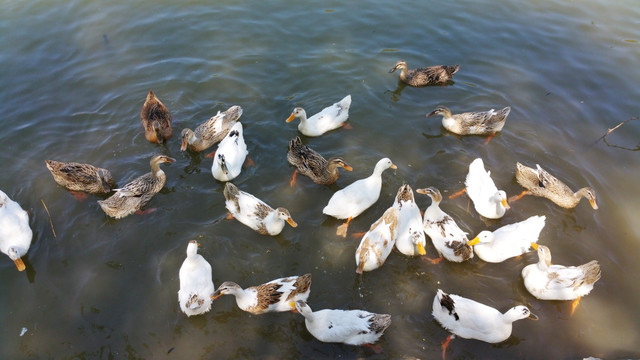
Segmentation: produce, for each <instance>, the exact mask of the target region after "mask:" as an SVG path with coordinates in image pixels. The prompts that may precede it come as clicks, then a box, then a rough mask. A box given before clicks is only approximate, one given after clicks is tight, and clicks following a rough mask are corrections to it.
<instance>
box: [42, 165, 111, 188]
mask: <svg viewBox="0 0 640 360" xmlns="http://www.w3.org/2000/svg"><path fill="white" fill-rule="evenodd" d="M45 164H46V165H47V169H49V171H50V172H51V175H53V180H55V182H56V183H58V185H60V186H64V187H65V188H67V189H69V190H71V191H83V192H87V193H90V194H108V193H110V192H111V190H112V189H114V188H115V187H116V182H115V181H114V180H113V176H111V172H109V170H107V169H103V168H99V167H95V166H93V165H91V164H81V163H76V162H62V161H55V160H45Z"/></svg>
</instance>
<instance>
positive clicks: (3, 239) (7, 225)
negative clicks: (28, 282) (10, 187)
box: [0, 190, 33, 271]
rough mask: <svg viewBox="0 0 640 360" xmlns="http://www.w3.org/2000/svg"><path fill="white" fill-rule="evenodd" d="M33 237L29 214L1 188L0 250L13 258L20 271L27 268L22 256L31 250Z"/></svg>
mask: <svg viewBox="0 0 640 360" xmlns="http://www.w3.org/2000/svg"><path fill="white" fill-rule="evenodd" d="M32 238H33V231H31V227H29V214H27V212H26V211H24V209H22V207H21V206H20V204H18V203H17V202H16V201H13V200H11V199H10V198H9V196H7V194H5V193H4V191H2V190H0V251H2V252H3V253H4V254H6V255H7V256H8V257H9V259H11V260H13V263H14V264H15V265H16V268H17V269H18V271H24V269H25V268H26V267H25V265H24V261H22V257H23V256H25V255H26V254H27V251H29V247H30V246H31V239H32Z"/></svg>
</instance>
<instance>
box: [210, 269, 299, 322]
mask: <svg viewBox="0 0 640 360" xmlns="http://www.w3.org/2000/svg"><path fill="white" fill-rule="evenodd" d="M310 291H311V274H304V275H302V276H290V277H286V278H281V279H276V280H272V281H269V282H268V283H266V284H262V285H258V286H252V287H249V288H246V289H242V288H241V287H240V285H238V284H236V283H234V282H231V281H225V282H224V283H222V285H220V287H218V290H216V292H215V293H214V294H213V299H214V300H215V299H217V298H219V297H220V296H222V295H233V296H235V298H236V304H238V307H239V308H240V309H242V310H244V311H246V312H250V313H252V314H256V315H257V314H264V313H266V312H274V311H292V310H295V305H294V302H295V301H298V300H301V301H307V298H308V297H309V292H310Z"/></svg>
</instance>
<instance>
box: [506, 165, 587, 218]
mask: <svg viewBox="0 0 640 360" xmlns="http://www.w3.org/2000/svg"><path fill="white" fill-rule="evenodd" d="M536 168H537V169H536V170H534V169H532V168H530V167H527V166H524V165H522V164H520V163H519V162H517V163H516V180H517V181H518V184H520V185H522V187H524V188H525V189H527V190H525V191H523V192H522V194H520V195H519V196H516V197H514V199H513V200H514V201H515V200H517V199H519V198H521V197H523V196H524V195H528V194H531V195H535V196H540V197H544V198H547V199H549V200H551V201H553V202H554V203H556V204H557V205H559V206H561V207H563V208H567V209H571V208H574V207H576V205H578V203H579V202H580V199H582V198H583V197H584V198H587V200H589V204H591V207H592V208H593V209H594V210H598V204H597V203H596V192H595V191H594V190H593V189H592V188H590V187H583V188H582V189H580V190H578V191H576V192H573V190H571V189H570V188H569V187H568V186H567V185H566V184H565V183H563V182H562V181H560V180H558V179H557V178H556V177H555V176H553V175H551V174H549V173H548V172H546V171H545V170H544V169H543V168H541V167H540V165H538V164H536Z"/></svg>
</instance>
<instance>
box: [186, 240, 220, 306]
mask: <svg viewBox="0 0 640 360" xmlns="http://www.w3.org/2000/svg"><path fill="white" fill-rule="evenodd" d="M198 246H200V244H198V242H197V241H196V240H191V241H189V244H188V245H187V258H186V259H184V262H183V263H182V266H181V267H180V272H179V273H178V275H179V277H180V290H178V303H179V304H180V309H181V310H182V312H184V313H185V314H186V315H187V316H193V315H200V314H204V313H206V312H208V311H209V310H211V303H212V302H213V300H212V296H213V293H214V291H215V287H214V286H213V280H212V276H211V264H209V262H208V261H207V260H205V258H204V257H202V255H200V254H198Z"/></svg>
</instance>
